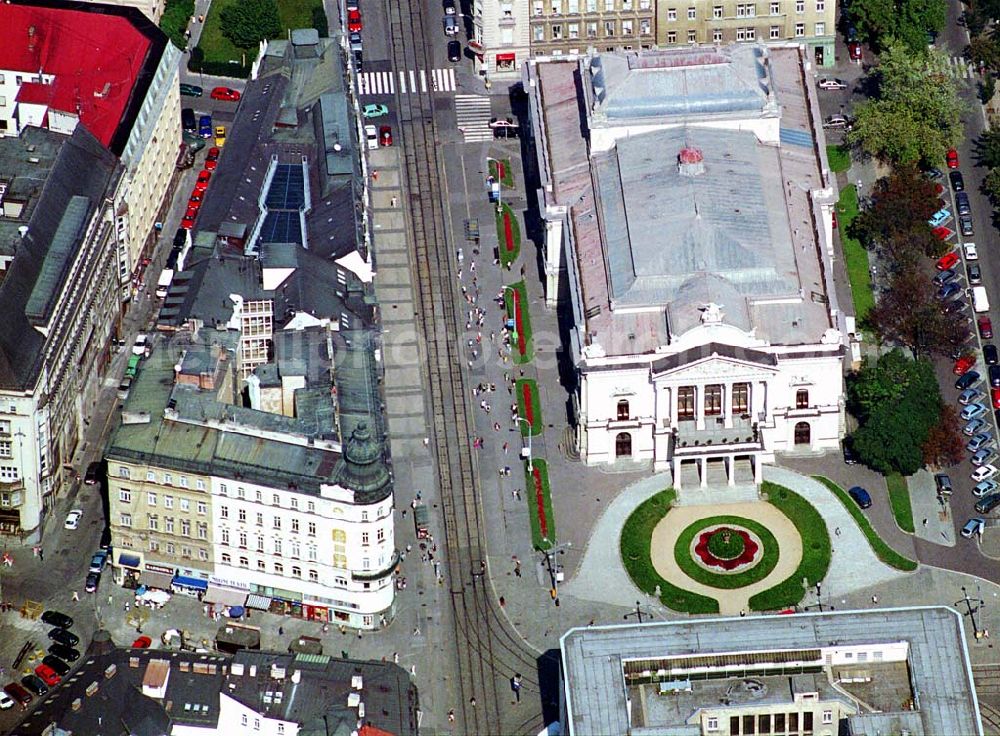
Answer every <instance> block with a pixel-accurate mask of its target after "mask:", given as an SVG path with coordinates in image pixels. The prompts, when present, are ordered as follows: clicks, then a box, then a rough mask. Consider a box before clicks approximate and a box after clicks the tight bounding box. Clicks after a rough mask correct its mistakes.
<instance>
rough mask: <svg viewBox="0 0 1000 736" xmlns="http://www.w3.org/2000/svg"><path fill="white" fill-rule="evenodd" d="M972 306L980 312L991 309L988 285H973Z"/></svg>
mask: <svg viewBox="0 0 1000 736" xmlns="http://www.w3.org/2000/svg"><path fill="white" fill-rule="evenodd" d="M972 308H973V309H974V310H975V311H976V313H978V314H982V313H983V312H988V311H990V299H989V297H988V296H986V287H983V286H973V287H972Z"/></svg>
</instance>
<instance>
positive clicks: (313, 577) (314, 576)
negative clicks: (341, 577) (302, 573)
mask: <svg viewBox="0 0 1000 736" xmlns="http://www.w3.org/2000/svg"><path fill="white" fill-rule="evenodd" d="M309 582H310V583H318V582H319V573H318V572H316V571H315V570H310V571H309Z"/></svg>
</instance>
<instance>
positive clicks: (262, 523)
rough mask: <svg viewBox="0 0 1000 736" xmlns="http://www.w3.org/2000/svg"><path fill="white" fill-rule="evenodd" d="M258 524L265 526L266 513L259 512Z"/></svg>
mask: <svg viewBox="0 0 1000 736" xmlns="http://www.w3.org/2000/svg"><path fill="white" fill-rule="evenodd" d="M257 526H264V514H262V513H260V512H258V513H257Z"/></svg>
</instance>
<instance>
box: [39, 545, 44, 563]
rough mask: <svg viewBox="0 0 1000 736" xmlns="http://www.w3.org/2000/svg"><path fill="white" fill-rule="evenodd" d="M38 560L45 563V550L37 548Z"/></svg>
mask: <svg viewBox="0 0 1000 736" xmlns="http://www.w3.org/2000/svg"><path fill="white" fill-rule="evenodd" d="M38 559H39V560H41V561H42V562H45V550H44V549H43V548H42V547H39V548H38Z"/></svg>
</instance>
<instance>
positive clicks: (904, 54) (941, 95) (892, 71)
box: [847, 41, 965, 164]
mask: <svg viewBox="0 0 1000 736" xmlns="http://www.w3.org/2000/svg"><path fill="white" fill-rule="evenodd" d="M940 56H941V53H940V52H939V51H936V50H934V49H929V50H927V49H925V50H922V51H920V52H919V53H913V52H911V51H910V50H909V49H908V48H907V47H906V45H905V44H903V43H902V42H899V41H893V42H891V45H889V46H888V48H886V49H885V51H884V52H883V53H882V55H881V57H880V60H879V65H878V67H876V68H875V69H874V70H873V71H872V72H871V74H872V75H873V76H874V80H873V81H874V82H875V85H874V86H875V88H876V90H877V91H876V94H875V96H874V97H873V98H872V99H870V100H868V101H866V102H863V103H861V104H860V105H858V107H857V108H856V110H855V121H854V127H853V129H852V130H851V131H850V132H849V133H848V134H847V141H848V143H849V144H850V145H853V146H859V147H860V148H861V149H862V150H864V151H865V152H866V153H868V154H870V155H872V156H875V157H876V158H879V159H881V160H883V161H886V162H889V163H892V164H906V163H918V162H920V161H924V162H928V163H930V162H937V161H940V160H941V159H943V158H944V154H945V151H947V149H949V148H951V147H953V146H955V145H956V144H957V143H958V142H959V141H960V140H961V138H962V135H963V128H962V120H961V115H962V112H963V111H964V109H965V105H964V103H963V102H962V100H961V99H960V98H959V96H958V87H957V85H956V83H955V81H954V80H953V79H951V77H949V76H948V75H946V74H941V73H940V72H938V71H934V69H943V68H945V67H946V65H947V63H946V62H945V61H943V60H942V59H941V58H939V57H940Z"/></svg>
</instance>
